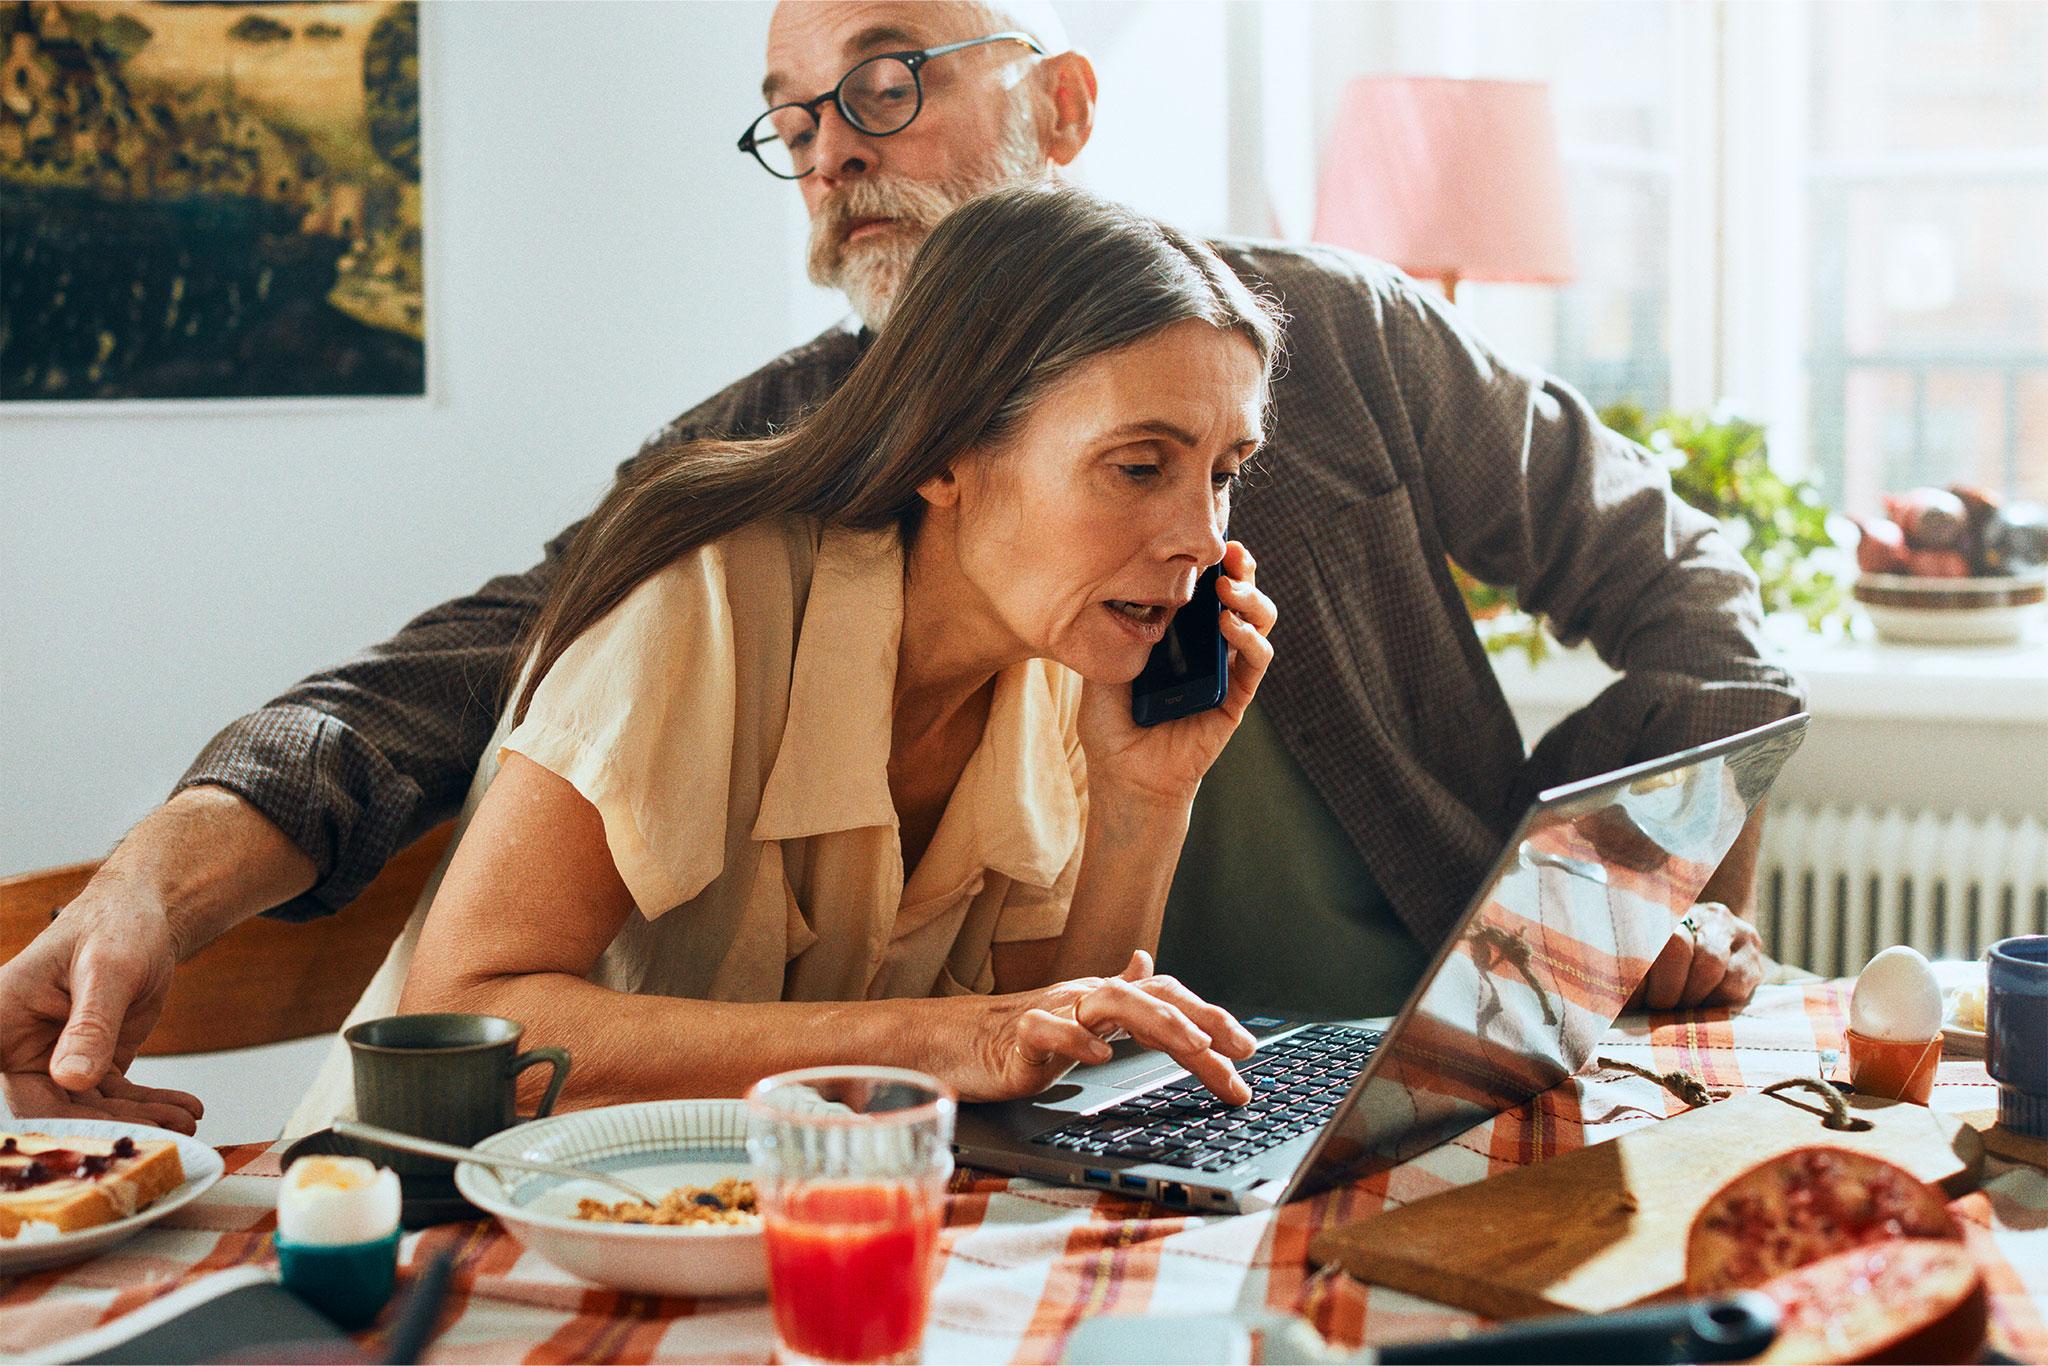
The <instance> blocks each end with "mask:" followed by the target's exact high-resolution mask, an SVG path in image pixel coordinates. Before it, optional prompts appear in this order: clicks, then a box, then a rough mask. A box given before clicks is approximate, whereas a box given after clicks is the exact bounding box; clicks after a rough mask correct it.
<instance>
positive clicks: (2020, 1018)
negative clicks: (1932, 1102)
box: [1984, 934, 2048, 1138]
mask: <svg viewBox="0 0 2048 1366" xmlns="http://www.w3.org/2000/svg"><path fill="white" fill-rule="evenodd" d="M1984 961H1985V967H1986V971H1985V982H1986V990H1985V993H1984V1054H1985V1063H1986V1065H1987V1066H1988V1067H1989V1068H1990V1071H1991V1079H1992V1080H1993V1081H1995V1082H1997V1083H1998V1122H1999V1123H2000V1124H2003V1125H2004V1126H2005V1127H2006V1128H2008V1129H2010V1130H2012V1131H2013V1132H2014V1133H2016V1134H2030V1135H2032V1136H2033V1137H2035V1138H2048V934H2023V935H2019V936H2017V937H2016V938H2012V939H2001V940H1999V941H1998V942H1997V943H1996V944H1993V945H1992V946H1991V947H1990V949H1988V950H1987V951H1986V952H1985V954H1984Z"/></svg>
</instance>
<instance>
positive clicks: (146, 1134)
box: [0, 1119, 225, 1276]
mask: <svg viewBox="0 0 2048 1366" xmlns="http://www.w3.org/2000/svg"><path fill="white" fill-rule="evenodd" d="M224 1170H225V1168H224V1166H223V1164H222V1162H221V1160H220V1154H219V1153H217V1152H215V1151H214V1150H213V1149H212V1148H209V1147H208V1146H206V1145H205V1144H204V1143H201V1142H200V1141H199V1140H198V1139H196V1138H187V1137H185V1136H184V1135H183V1134H174V1133H172V1132H171V1131H170V1130H168V1129H155V1128H151V1127H150V1126H149V1125H147V1124H122V1123H118V1122H116V1121H114V1120H106V1119H0V1276H17V1275H20V1274H21V1273H23V1272H25V1271H40V1270H42V1269H44V1268H45V1267H52V1266H62V1265H64V1264H65V1263H67V1262H77V1261H83V1260H84V1259H86V1258H87V1257H93V1256H97V1255H99V1254H100V1253H101V1252H104V1251H105V1250H106V1249H108V1248H110V1247H112V1246H113V1245H114V1244H116V1243H118V1242H120V1241H122V1240H123V1239H124V1238H128V1237H130V1236H132V1235H133V1234H135V1233H137V1232H139V1231H140V1230H141V1229H143V1228H144V1227H146V1226H147V1225H149V1224H151V1223H153V1222H154V1221H156V1220H158V1219H161V1218H162V1217H163V1216H164V1215H166V1214H169V1213H170V1212H171V1211H172V1210H174V1209H177V1208H178V1207H179V1206H180V1205H184V1204H188V1203H190V1202H191V1201H193V1200H196V1199H198V1198H199V1197H200V1196H201V1195H202V1194H204V1193H205V1192H206V1190H207V1189H208V1188H209V1187H210V1186H212V1185H213V1183H214V1182H216V1181H218V1180H220V1178H221V1173H222V1172H223V1171H224Z"/></svg>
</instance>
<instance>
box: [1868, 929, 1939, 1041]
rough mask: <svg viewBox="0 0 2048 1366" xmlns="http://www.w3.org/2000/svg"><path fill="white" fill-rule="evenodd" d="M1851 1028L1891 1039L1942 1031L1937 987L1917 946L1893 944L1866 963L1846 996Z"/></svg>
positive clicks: (1915, 1038) (1924, 1038) (1929, 1035)
mask: <svg viewBox="0 0 2048 1366" xmlns="http://www.w3.org/2000/svg"><path fill="white" fill-rule="evenodd" d="M1849 1028H1851V1029H1853V1030H1855V1031H1856V1032H1857V1033H1858V1034H1861V1035H1863V1037H1865V1038H1867V1039H1885V1040H1889V1041H1891V1042H1894V1043H1924V1042H1926V1041H1927V1040H1928V1039H1931V1038H1933V1037H1934V1036H1935V1035H1937V1034H1939V1033H1940V1032H1941V987H1940V985H1939V984H1938V983H1936V982H1935V980H1934V969H1933V968H1931V967H1929V966H1928V963H1927V960H1926V959H1925V958H1922V957H1921V956H1920V951H1919V950H1918V949H1914V948H1908V947H1907V946H1906V945H1904V944H1899V945H1895V946H1893V947H1892V948H1889V949H1886V950H1884V952H1882V953H1880V954H1878V955H1877V956H1876V957H1875V958H1873V959H1871V960H1870V962H1869V963H1868V964H1867V965H1865V967H1864V969H1863V972H1862V974H1861V975H1860V976H1858V977H1857V978H1856V990H1855V992H1854V993H1853V994H1852V995H1851V996H1850V997H1849Z"/></svg>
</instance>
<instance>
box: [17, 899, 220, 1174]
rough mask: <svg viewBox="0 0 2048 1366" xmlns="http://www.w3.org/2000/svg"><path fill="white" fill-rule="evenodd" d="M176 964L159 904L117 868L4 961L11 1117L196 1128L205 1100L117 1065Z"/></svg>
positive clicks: (157, 1004)
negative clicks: (138, 1079)
mask: <svg viewBox="0 0 2048 1366" xmlns="http://www.w3.org/2000/svg"><path fill="white" fill-rule="evenodd" d="M177 965H178V953H177V946H176V944H175V942H174V940H173V937H172V933H171V928H170V921H169V917H168V916H167V915H166V914H165V911H164V908H163V906H162V904H161V903H160V902H159V901H158V900H157V899H156V898H155V897H153V896H151V895H150V894H149V893H148V892H147V891H145V890H144V889H141V888H139V887H137V886H136V885H135V884H134V883H133V882H131V881H130V880H129V879H128V878H126V877H125V876H124V875H123V874H122V873H121V872H120V871H119V870H118V869H113V868H102V869H101V870H100V873H99V875H98V876H96V877H94V878H93V880H92V881H91V882H89V883H87V884H86V888H85V890H84V891H83V892H81V893H80V894H79V896H78V899H77V900H75V901H73V902H72V903H71V904H70V905H69V906H67V907H65V908H64V911H63V913H62V914H61V915H59V916H58V917H57V918H56V920H54V921H52V922H51V924H50V927H49V928H48V929H46V930H44V931H43V932H42V933H41V934H40V935H37V936H36V938H35V940H34V942H32V943H31V944H30V945H29V946H28V947H27V948H25V949H23V950H22V951H21V952H20V953H19V954H17V955H15V957H14V958H13V959H12V960H11V961H10V962H8V963H7V964H6V965H5V966H4V967H0V1099H4V1100H5V1102H6V1104H7V1108H8V1109H9V1110H11V1111H12V1112H13V1113H14V1114H16V1115H23V1116H28V1115H49V1116H71V1117H84V1118H90V1119H118V1120H126V1121H129V1122H131V1123H137V1124H154V1125H158V1126H160V1127H162V1128H166V1129H175V1130H177V1131H178V1132H180V1133H187V1134H189V1133H192V1132H194V1130H195V1129H196V1127H197V1123H198V1119H199V1116H200V1114H201V1113H202V1112H203V1110H204V1108H205V1107H203V1106H202V1105H201V1104H200V1103H199V1101H198V1099H197V1098H196V1097H193V1096H188V1095H186V1094H185V1093H184V1092H182V1091H166V1090H160V1089H157V1088H155V1087H148V1086H137V1085H135V1084H134V1083H133V1082H130V1081H129V1080H128V1079H127V1078H126V1076H124V1075H123V1074H124V1073H125V1072H126V1070H127V1067H128V1064H129V1063H130V1062H131V1061H133V1060H134V1057H135V1054H136V1051H137V1050H138V1049H140V1048H141V1047H142V1041H143V1040H144V1039H146V1038H147V1037H148V1036H149V1031H150V1030H151V1029H152V1028H154V1027H155V1025H156V1021H157V1016H158V1015H160V1014H162V1012H163V1006H164V993H165V992H166V991H167V990H168V989H169V987H170V983H171V972H172V970H173V969H174V968H176V967H177Z"/></svg>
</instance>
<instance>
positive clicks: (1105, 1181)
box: [1081, 1167, 1112, 1186]
mask: <svg viewBox="0 0 2048 1366" xmlns="http://www.w3.org/2000/svg"><path fill="white" fill-rule="evenodd" d="M1081 1175H1082V1176H1084V1177H1086V1178H1087V1181H1088V1184H1089V1185H1091V1186H1107V1185H1109V1184H1110V1183H1111V1180H1112V1178H1111V1177H1110V1174H1109V1173H1108V1172H1107V1171H1104V1170H1103V1169H1102V1168H1101V1167H1090V1168H1088V1170H1086V1171H1084V1172H1082V1173H1081Z"/></svg>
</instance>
